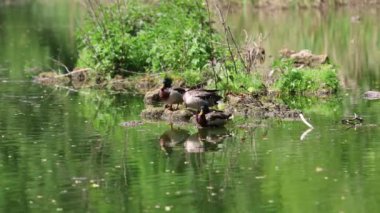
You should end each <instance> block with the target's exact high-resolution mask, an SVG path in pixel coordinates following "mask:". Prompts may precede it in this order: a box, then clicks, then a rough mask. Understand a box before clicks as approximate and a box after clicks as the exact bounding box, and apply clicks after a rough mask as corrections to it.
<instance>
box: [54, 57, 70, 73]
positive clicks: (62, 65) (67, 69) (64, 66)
mask: <svg viewBox="0 0 380 213" xmlns="http://www.w3.org/2000/svg"><path fill="white" fill-rule="evenodd" d="M50 60H52V61H54V62H55V63H57V64H58V65H59V66H61V67H63V68H65V70H66V72H67V73H69V72H70V70H69V68H68V67H67V66H66V65H65V64H64V63H62V62H60V61H58V60H56V59H54V58H50Z"/></svg>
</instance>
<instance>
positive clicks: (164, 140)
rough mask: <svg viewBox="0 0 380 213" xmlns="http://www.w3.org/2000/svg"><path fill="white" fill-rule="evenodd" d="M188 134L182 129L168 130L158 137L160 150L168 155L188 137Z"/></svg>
mask: <svg viewBox="0 0 380 213" xmlns="http://www.w3.org/2000/svg"><path fill="white" fill-rule="evenodd" d="M189 135H190V134H189V132H188V131H187V130H183V129H179V128H178V129H173V128H172V129H169V130H167V131H165V132H164V133H163V134H162V135H161V137H160V146H161V149H162V150H164V151H165V152H166V153H168V154H170V153H171V152H172V151H173V147H175V146H177V145H179V144H181V143H183V142H184V141H185V140H186V139H187V138H188V137H189Z"/></svg>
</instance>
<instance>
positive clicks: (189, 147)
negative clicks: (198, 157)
mask: <svg viewBox="0 0 380 213" xmlns="http://www.w3.org/2000/svg"><path fill="white" fill-rule="evenodd" d="M184 146H185V150H186V152H188V153H202V152H205V151H213V150H218V144H217V143H209V142H208V141H207V140H203V139H202V138H201V137H200V134H199V132H197V133H195V134H192V135H190V136H189V137H188V138H187V139H186V141H185V143H184Z"/></svg>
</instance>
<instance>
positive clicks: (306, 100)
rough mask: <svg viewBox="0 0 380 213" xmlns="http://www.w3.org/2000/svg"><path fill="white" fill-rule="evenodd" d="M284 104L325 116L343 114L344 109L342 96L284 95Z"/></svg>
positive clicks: (282, 98)
mask: <svg viewBox="0 0 380 213" xmlns="http://www.w3.org/2000/svg"><path fill="white" fill-rule="evenodd" d="M281 100H282V101H283V102H284V104H286V105H288V106H289V107H290V108H292V109H300V110H302V111H303V112H304V113H315V114H318V115H323V116H334V115H341V114H342V110H343V104H342V97H338V96H332V97H328V98H319V97H306V96H290V97H286V96H282V97H281Z"/></svg>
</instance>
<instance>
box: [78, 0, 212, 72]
mask: <svg viewBox="0 0 380 213" xmlns="http://www.w3.org/2000/svg"><path fill="white" fill-rule="evenodd" d="M202 3H203V1H202V0H195V1H194V0H175V1H173V0H164V1H160V3H159V4H151V5H143V4H142V3H136V2H133V1H129V3H128V6H127V7H124V6H123V5H119V4H116V3H115V4H110V5H99V7H98V9H96V10H95V11H93V14H95V15H92V18H91V17H89V18H88V19H87V20H86V23H85V27H84V29H83V30H84V33H79V42H80V58H79V64H78V66H90V67H93V68H94V69H95V70H97V71H100V72H103V73H107V74H108V73H109V74H111V75H115V74H123V73H124V74H125V70H129V71H134V72H145V71H151V72H158V71H168V70H169V71H170V70H175V71H185V70H191V71H200V70H201V69H202V68H203V67H204V66H205V65H206V64H207V63H208V62H209V61H210V59H211V58H212V57H211V56H212V55H213V54H214V53H213V51H214V50H213V48H212V43H213V42H214V40H216V39H217V36H215V35H213V36H210V35H211V34H212V33H213V32H212V29H211V28H210V25H209V24H208V22H207V10H206V9H205V8H204V6H203V4H202ZM178 26H180V27H178Z"/></svg>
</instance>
